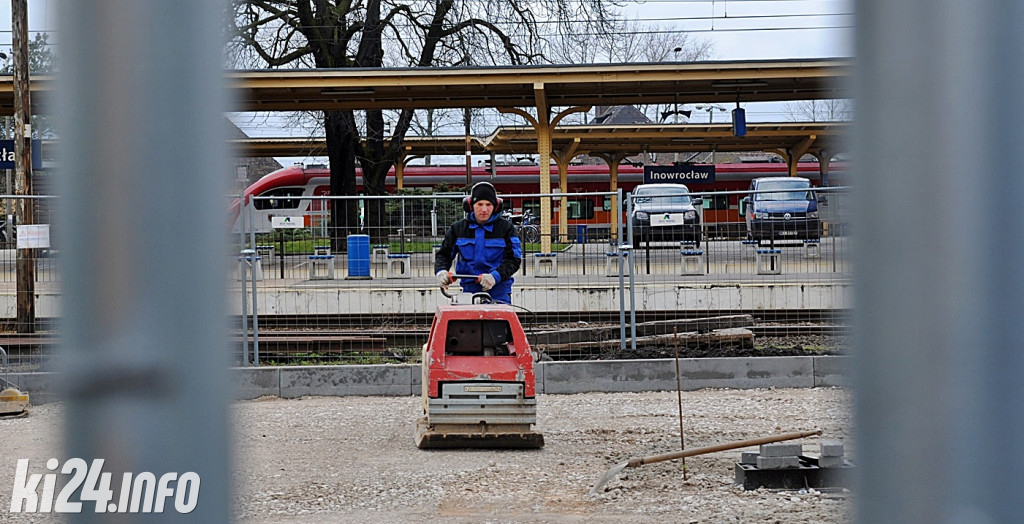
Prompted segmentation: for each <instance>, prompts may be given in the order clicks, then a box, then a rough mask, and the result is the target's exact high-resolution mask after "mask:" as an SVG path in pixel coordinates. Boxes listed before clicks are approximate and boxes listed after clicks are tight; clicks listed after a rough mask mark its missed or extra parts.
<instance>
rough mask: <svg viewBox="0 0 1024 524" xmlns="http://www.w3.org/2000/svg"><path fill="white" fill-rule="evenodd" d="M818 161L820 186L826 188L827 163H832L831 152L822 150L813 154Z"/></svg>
mask: <svg viewBox="0 0 1024 524" xmlns="http://www.w3.org/2000/svg"><path fill="white" fill-rule="evenodd" d="M814 156H815V157H816V158H817V159H818V173H819V174H820V175H821V186H822V187H828V186H829V182H828V169H829V163H831V161H832V152H831V151H829V150H827V149H822V150H821V151H818V152H817V153H815V154H814Z"/></svg>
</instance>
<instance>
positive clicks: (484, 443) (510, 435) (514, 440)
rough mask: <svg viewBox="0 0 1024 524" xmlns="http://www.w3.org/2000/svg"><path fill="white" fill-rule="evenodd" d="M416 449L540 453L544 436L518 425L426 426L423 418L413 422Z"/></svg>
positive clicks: (527, 427) (425, 420)
mask: <svg viewBox="0 0 1024 524" xmlns="http://www.w3.org/2000/svg"><path fill="white" fill-rule="evenodd" d="M416 447H418V448H420V449H467V448H469V449H540V448H542V447H544V435H543V434H541V433H538V432H536V431H531V430H530V429H529V426H528V425H526V426H525V427H524V425H522V424H510V425H502V424H489V425H486V426H483V425H480V426H468V425H466V424H434V425H430V424H428V423H427V417H422V418H420V419H419V420H417V421H416Z"/></svg>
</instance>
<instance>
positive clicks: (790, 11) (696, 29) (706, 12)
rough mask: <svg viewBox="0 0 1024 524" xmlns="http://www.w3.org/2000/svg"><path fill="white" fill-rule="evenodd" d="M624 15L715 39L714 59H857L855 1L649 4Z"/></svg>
mask: <svg viewBox="0 0 1024 524" xmlns="http://www.w3.org/2000/svg"><path fill="white" fill-rule="evenodd" d="M625 11H626V13H629V14H631V15H632V16H633V17H635V18H636V19H638V20H640V21H642V22H644V23H649V24H655V25H656V26H660V27H666V26H669V25H675V26H677V27H678V28H680V29H683V30H685V31H687V32H689V33H690V34H691V35H692V36H694V37H696V38H703V39H707V40H710V41H711V42H712V44H714V46H715V53H714V56H713V59H715V60H761V59H782V58H823V57H840V56H852V55H853V29H852V26H853V16H852V14H853V0H781V1H772V0H731V1H728V0H715V1H710V0H708V1H702V0H647V1H635V2H630V3H627V4H626V7H625Z"/></svg>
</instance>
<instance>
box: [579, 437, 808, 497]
mask: <svg viewBox="0 0 1024 524" xmlns="http://www.w3.org/2000/svg"><path fill="white" fill-rule="evenodd" d="M821 433H822V430H820V429H817V430H814V431H797V432H792V433H782V434H779V435H771V436H767V437H760V438H752V439H748V440H739V441H736V442H726V443H724V444H716V445H714V446H705V447H702V448H693V449H688V450H684V451H675V452H672V453H662V454H660V455H648V456H646V457H634V458H631V459H629V460H627V461H625V462H620V463H619V464H616V465H614V466H612V468H611V469H609V470H608V471H607V472H605V474H604V475H603V476H602V477H601V478H600V479H598V480H597V483H596V484H594V487H593V488H591V490H590V494H591V495H596V494H597V493H598V492H600V491H601V489H602V488H604V486H605V484H607V483H608V481H610V480H611V479H613V478H615V476H616V475H618V474H619V473H621V472H622V470H624V469H626V468H638V467H640V466H643V465H645V464H654V463H655V462H664V461H666V460H675V459H678V458H686V457H692V456H694V455H706V454H708V453H715V452H718V451H728V450H730V449H737V448H745V447H748V446H760V445H761V444H771V443H772V442H782V441H783V440H795V439H798V438H805V437H811V436H814V435H821Z"/></svg>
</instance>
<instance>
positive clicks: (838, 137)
mask: <svg viewBox="0 0 1024 524" xmlns="http://www.w3.org/2000/svg"><path fill="white" fill-rule="evenodd" d="M848 127H849V124H848V123H846V122H812V123H797V122H785V123H757V124H748V125H747V134H746V135H745V136H734V135H733V134H732V126H731V125H729V124H667V125H656V124H636V125H572V126H556V127H555V128H554V129H553V131H552V133H551V148H552V150H555V151H562V150H566V149H568V148H569V147H570V146H571V145H572V144H574V143H575V144H576V153H577V154H590V153H594V154H599V153H603V154H614V153H623V154H626V155H630V156H632V155H635V154H639V153H642V152H651V153H662V152H664V153H674V152H679V153H683V152H703V151H716V152H745V151H777V150H791V149H800V150H801V151H803V152H805V153H810V154H818V153H819V152H821V151H837V150H840V149H841V148H842V146H841V144H842V141H843V140H844V139H845V135H846V134H847V131H848ZM577 142H578V143H577ZM231 144H232V146H233V147H234V148H235V154H236V155H237V156H245V157H259V156H325V155H326V151H327V149H326V147H327V146H326V141H325V140H324V139H323V138H240V139H234V140H231ZM403 144H404V145H405V148H406V156H409V157H415V156H425V155H463V154H465V148H466V137H465V135H458V136H439V137H406V138H405V140H404V141H403ZM470 150H471V151H472V153H473V154H474V155H486V154H490V153H494V154H512V155H526V154H534V153H536V152H537V133H536V131H535V130H534V129H533V128H532V127H530V126H514V127H508V126H506V127H499V128H497V129H495V130H494V132H492V133H491V134H490V135H489V136H486V137H482V138H481V137H471V139H470Z"/></svg>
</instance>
